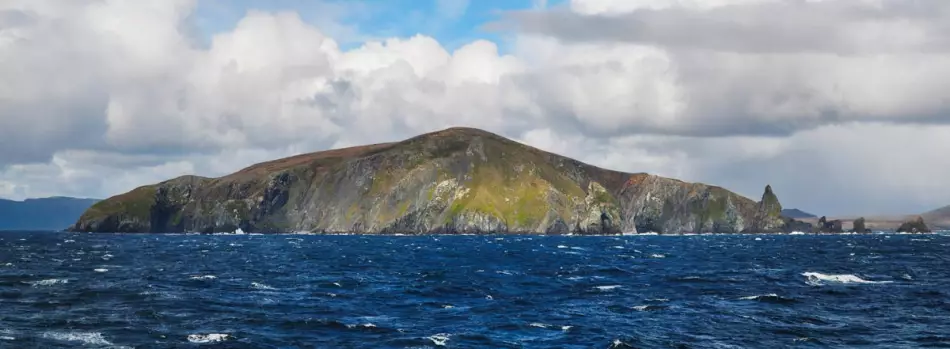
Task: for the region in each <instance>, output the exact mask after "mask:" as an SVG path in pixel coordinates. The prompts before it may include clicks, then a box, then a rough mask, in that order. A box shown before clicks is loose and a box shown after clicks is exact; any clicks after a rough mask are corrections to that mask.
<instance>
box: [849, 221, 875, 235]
mask: <svg viewBox="0 0 950 349" xmlns="http://www.w3.org/2000/svg"><path fill="white" fill-rule="evenodd" d="M852 230H854V232H855V233H870V232H871V230H870V229H868V228H867V227H866V225H865V222H864V217H859V218H858V219H855V220H854V223H853V228H852Z"/></svg>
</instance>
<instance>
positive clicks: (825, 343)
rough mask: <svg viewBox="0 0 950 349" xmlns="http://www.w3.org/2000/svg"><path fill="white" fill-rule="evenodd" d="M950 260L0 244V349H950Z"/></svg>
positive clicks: (662, 247)
mask: <svg viewBox="0 0 950 349" xmlns="http://www.w3.org/2000/svg"><path fill="white" fill-rule="evenodd" d="M759 239H760V240H759ZM948 251H950V237H948V236H942V235H893V236H884V235H874V236H762V237H759V238H758V239H757V238H756V237H755V236H692V237H659V236H653V237H644V236H640V237H622V238H621V237H527V236H505V237H497V236H492V237H475V236H455V237H449V236H438V237H431V236H430V237H366V236H294V235H279V236H275V235H270V236H198V235H177V236H173V235H93V234H61V233H39V234H38V233H31V234H28V233H0V347H3V348H7V347H9V348H75V347H90V348H93V347H101V348H110V347H134V348H189V347H220V348H426V347H439V346H445V347H449V348H522V347H524V348H611V347H612V348H748V347H753V348H783V347H803V348H819V347H849V348H852V347H867V348H897V347H902V348H907V347H950V264H948V257H947V256H948V253H947V252H948Z"/></svg>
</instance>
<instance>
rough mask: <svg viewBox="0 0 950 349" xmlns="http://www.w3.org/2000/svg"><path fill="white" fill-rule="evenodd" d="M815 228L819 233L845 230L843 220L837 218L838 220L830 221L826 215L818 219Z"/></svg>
mask: <svg viewBox="0 0 950 349" xmlns="http://www.w3.org/2000/svg"><path fill="white" fill-rule="evenodd" d="M815 229H816V230H817V231H818V232H819V233H841V232H844V228H843V227H842V224H841V221H840V220H837V219H836V220H832V221H829V220H828V219H827V218H825V216H822V217H821V218H819V219H818V226H817V227H815Z"/></svg>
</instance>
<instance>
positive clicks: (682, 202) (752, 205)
mask: <svg viewBox="0 0 950 349" xmlns="http://www.w3.org/2000/svg"><path fill="white" fill-rule="evenodd" d="M781 210H782V208H781V204H780V203H779V201H778V198H777V197H776V196H775V193H773V192H772V188H771V187H770V186H769V187H766V189H765V193H764V194H763V196H762V200H761V201H760V202H755V201H752V200H749V199H748V198H745V197H742V196H740V195H737V194H735V193H733V192H730V191H728V190H725V189H723V188H720V187H715V186H709V185H705V184H699V183H686V182H682V181H678V180H675V179H670V178H664V177H659V176H654V175H649V174H645V173H636V174H631V173H622V172H616V171H610V170H605V169H601V168H597V167H594V166H591V165H587V164H584V163H581V162H579V161H576V160H572V159H569V158H565V157H562V156H558V155H555V154H551V153H547V152H544V151H541V150H538V149H535V148H532V147H529V146H526V145H523V144H520V143H517V142H514V141H511V140H508V139H505V138H503V137H501V136H498V135H495V134H492V133H489V132H485V131H480V130H475V129H464V128H455V129H448V130H444V131H439V132H435V133H430V134H425V135H422V136H418V137H415V138H411V139H408V140H406V141H403V142H399V143H389V144H377V145H370V146H363V147H355V148H346V149H337V150H331V151H325V152H319V153H313V154H305V155H300V156H295V157H291V158H286V159H281V160H277V161H272V162H267V163H262V164H258V165H254V166H251V167H249V168H247V169H244V170H241V171H239V172H237V173H234V174H231V175H228V176H225V177H221V178H213V179H212V178H202V177H195V176H187V177H181V178H176V179H173V180H169V181H166V182H162V183H159V184H155V185H150V186H145V187H141V188H138V189H135V190H133V191H131V192H129V193H126V194H122V195H119V196H116V197H113V198H110V199H107V200H104V201H102V202H100V203H99V204H97V205H95V206H93V207H92V208H90V209H89V211H87V212H86V213H85V214H84V215H83V216H82V218H80V219H79V221H78V222H77V223H76V225H75V226H74V227H73V230H75V231H97V232H117V231H121V232H225V231H233V230H235V229H237V228H240V229H242V230H244V231H247V232H297V231H308V232H352V233H372V234H386V233H402V234H424V233H532V234H568V233H574V234H620V233H622V232H640V233H646V232H658V233H705V232H710V233H760V232H780V231H789V226H788V224H787V222H786V221H785V220H784V219H783V218H782V217H781Z"/></svg>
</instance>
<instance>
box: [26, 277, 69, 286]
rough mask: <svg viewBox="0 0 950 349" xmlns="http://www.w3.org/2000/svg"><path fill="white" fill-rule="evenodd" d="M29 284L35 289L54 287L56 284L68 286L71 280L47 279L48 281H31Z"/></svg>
mask: <svg viewBox="0 0 950 349" xmlns="http://www.w3.org/2000/svg"><path fill="white" fill-rule="evenodd" d="M27 283H28V284H30V285H33V287H39V286H53V285H56V284H68V283H69V280H68V279H46V280H39V281H29V282H27Z"/></svg>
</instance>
